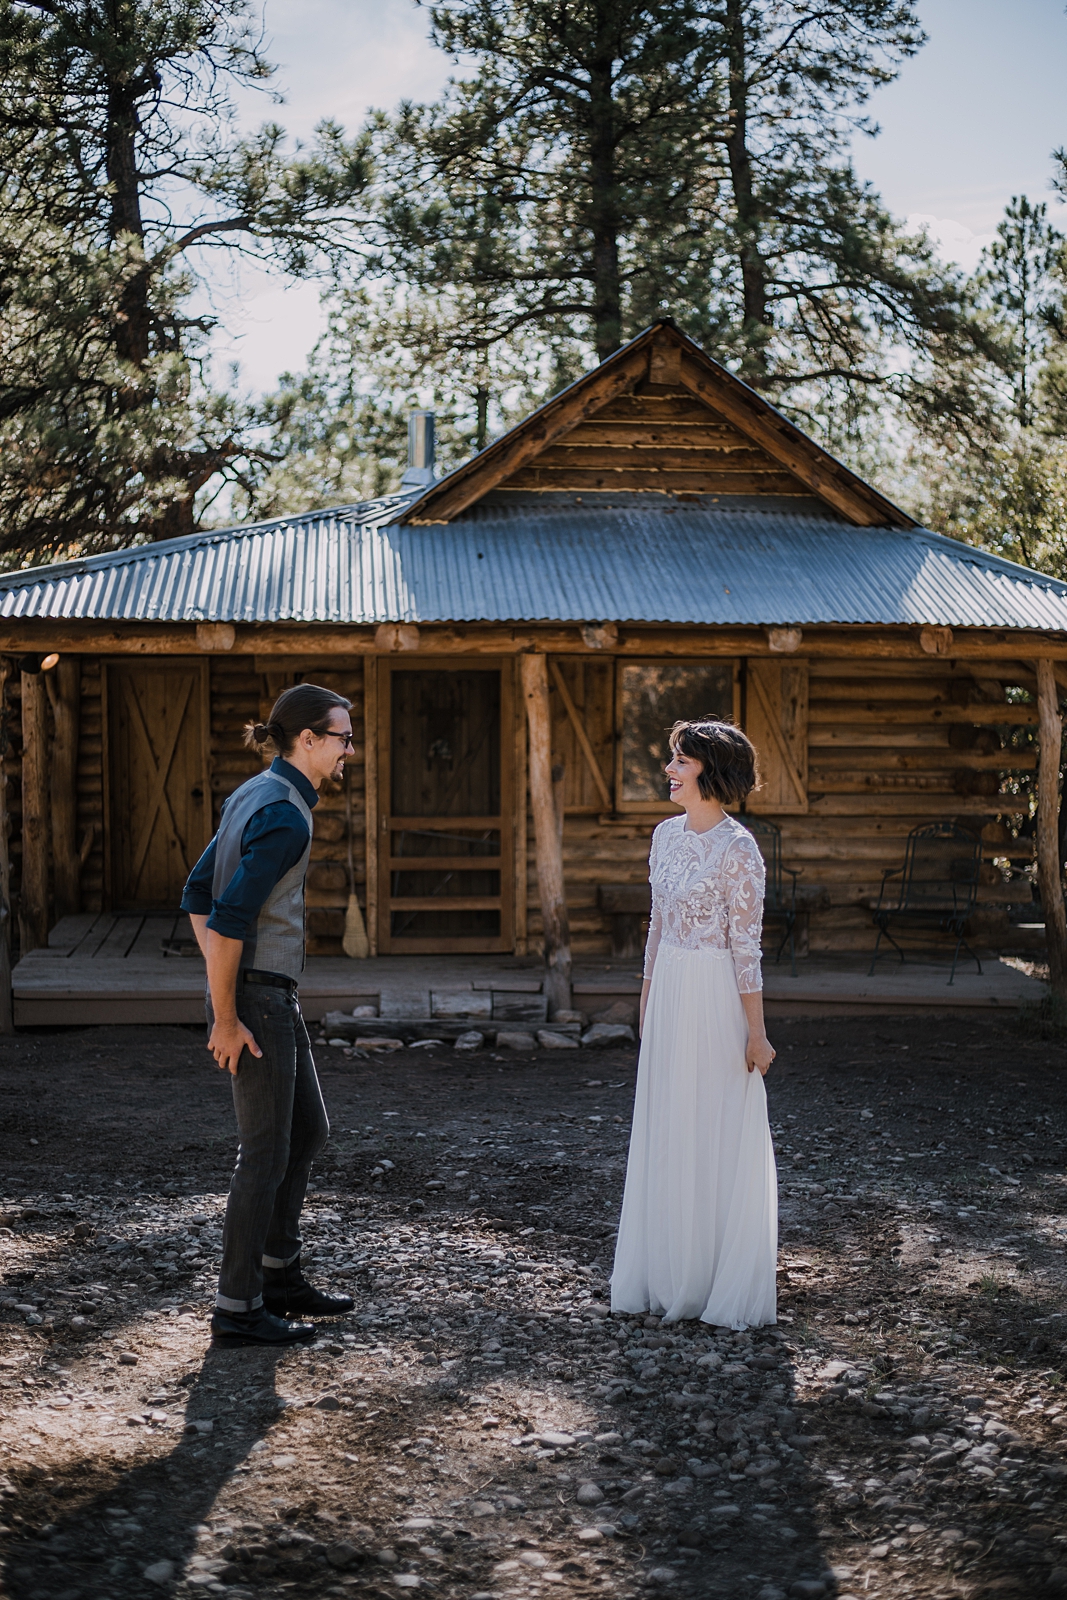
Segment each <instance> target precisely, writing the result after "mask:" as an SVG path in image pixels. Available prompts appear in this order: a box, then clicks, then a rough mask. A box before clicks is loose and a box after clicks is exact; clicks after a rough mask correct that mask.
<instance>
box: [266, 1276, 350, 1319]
mask: <svg viewBox="0 0 1067 1600" xmlns="http://www.w3.org/2000/svg"><path fill="white" fill-rule="evenodd" d="M263 1304H264V1305H265V1306H266V1307H267V1310H268V1311H273V1313H274V1315H275V1316H276V1317H343V1316H344V1314H345V1312H346V1311H351V1310H352V1309H353V1308H354V1306H355V1304H356V1302H355V1301H354V1300H353V1299H352V1296H351V1295H349V1294H324V1293H323V1291H322V1290H321V1289H316V1288H314V1287H313V1286H312V1285H311V1284H310V1283H300V1284H298V1285H295V1286H290V1285H288V1284H287V1285H286V1287H285V1288H284V1289H283V1290H282V1291H281V1293H279V1292H278V1291H277V1290H276V1289H271V1288H268V1287H267V1285H266V1284H264V1286H263Z"/></svg>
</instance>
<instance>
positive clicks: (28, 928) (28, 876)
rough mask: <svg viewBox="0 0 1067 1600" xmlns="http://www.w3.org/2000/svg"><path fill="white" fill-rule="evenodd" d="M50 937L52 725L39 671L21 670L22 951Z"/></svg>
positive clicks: (37, 948)
mask: <svg viewBox="0 0 1067 1600" xmlns="http://www.w3.org/2000/svg"><path fill="white" fill-rule="evenodd" d="M47 943H48V730H47V725H46V722H45V686H44V678H43V676H42V674H41V673H40V672H24V673H23V674H22V886H21V890H20V893H19V945H20V949H21V952H22V955H24V956H26V955H28V954H29V953H30V951H31V950H39V949H40V948H41V946H42V945H46V944H47Z"/></svg>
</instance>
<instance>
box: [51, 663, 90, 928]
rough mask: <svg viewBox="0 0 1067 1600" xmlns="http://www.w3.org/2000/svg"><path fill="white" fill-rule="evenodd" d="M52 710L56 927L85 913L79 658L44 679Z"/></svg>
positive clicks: (56, 669)
mask: <svg viewBox="0 0 1067 1600" xmlns="http://www.w3.org/2000/svg"><path fill="white" fill-rule="evenodd" d="M45 685H46V687H47V690H48V698H49V700H50V701H51V704H52V724H53V727H54V729H55V737H54V739H53V742H52V762H51V773H50V780H49V787H50V792H51V801H52V873H53V878H54V886H55V902H56V903H55V913H56V921H57V922H58V921H59V919H60V918H61V917H74V916H77V914H78V912H79V911H80V910H81V893H80V882H81V856H80V852H79V850H78V838H77V834H78V731H79V725H80V718H79V715H78V712H79V702H80V697H81V662H80V660H79V659H78V657H77V656H70V655H64V656H60V658H59V662H58V664H57V665H56V667H55V668H54V669H53V670H52V671H51V672H49V673H47V674H45Z"/></svg>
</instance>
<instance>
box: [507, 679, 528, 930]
mask: <svg viewBox="0 0 1067 1600" xmlns="http://www.w3.org/2000/svg"><path fill="white" fill-rule="evenodd" d="M505 670H506V671H510V672H511V674H512V696H513V698H512V701H511V704H512V708H513V709H512V751H513V761H514V773H515V775H514V782H513V786H512V794H511V803H512V807H513V809H514V813H515V821H514V829H513V849H514V853H515V954H516V955H517V956H524V955H526V953H527V948H528V943H529V937H528V933H527V912H528V906H527V899H528V891H527V884H526V793H527V779H526V715H525V712H524V711H523V708H522V703H523V694H522V657H521V656H516V657H515V659H514V660H513V661H512V663H511V665H510V667H509V668H505Z"/></svg>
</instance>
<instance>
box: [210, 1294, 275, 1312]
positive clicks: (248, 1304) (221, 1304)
mask: <svg viewBox="0 0 1067 1600" xmlns="http://www.w3.org/2000/svg"><path fill="white" fill-rule="evenodd" d="M262 1305H263V1296H262V1295H261V1294H257V1295H256V1298H255V1299H254V1300H231V1299H230V1297H229V1295H225V1294H217V1295H216V1296H215V1310H216V1311H236V1312H238V1313H240V1312H245V1313H248V1312H249V1311H259V1310H260V1309H261V1308H262Z"/></svg>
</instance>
